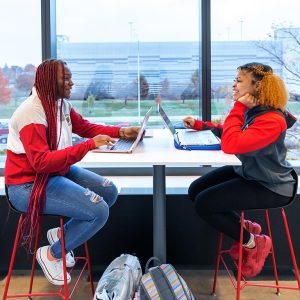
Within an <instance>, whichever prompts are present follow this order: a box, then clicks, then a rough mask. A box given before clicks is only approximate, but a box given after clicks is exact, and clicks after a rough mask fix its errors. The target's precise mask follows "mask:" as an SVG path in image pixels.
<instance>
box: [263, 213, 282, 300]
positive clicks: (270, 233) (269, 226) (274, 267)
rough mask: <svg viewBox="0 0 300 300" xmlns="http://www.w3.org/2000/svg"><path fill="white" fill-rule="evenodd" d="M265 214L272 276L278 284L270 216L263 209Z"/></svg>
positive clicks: (278, 293) (278, 290)
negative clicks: (269, 239)
mask: <svg viewBox="0 0 300 300" xmlns="http://www.w3.org/2000/svg"><path fill="white" fill-rule="evenodd" d="M265 214H266V222H267V228H268V235H269V237H270V238H271V242H272V247H271V255H272V264H273V272H274V277H275V282H276V285H277V286H278V285H279V278H278V272H277V264H276V259H275V252H274V247H273V237H272V231H271V223H270V217H269V211H268V210H267V209H266V210H265ZM276 294H277V295H280V289H279V288H277V292H276Z"/></svg>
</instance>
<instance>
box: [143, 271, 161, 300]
mask: <svg viewBox="0 0 300 300" xmlns="http://www.w3.org/2000/svg"><path fill="white" fill-rule="evenodd" d="M141 281H142V287H143V289H145V294H146V295H148V298H149V299H151V300H160V295H159V292H158V289H157V287H156V285H155V282H154V281H153V278H152V276H151V274H150V273H149V272H147V274H145V275H144V276H143V277H142V279H141Z"/></svg>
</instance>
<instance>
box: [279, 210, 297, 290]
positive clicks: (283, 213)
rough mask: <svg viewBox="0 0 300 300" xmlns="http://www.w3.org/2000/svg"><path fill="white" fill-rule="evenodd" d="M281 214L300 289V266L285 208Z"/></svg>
mask: <svg viewBox="0 0 300 300" xmlns="http://www.w3.org/2000/svg"><path fill="white" fill-rule="evenodd" d="M281 214H282V219H283V223H284V229H285V234H286V238H287V241H288V245H289V249H290V253H291V258H292V262H293V267H294V272H295V277H296V280H297V282H298V288H299V289H300V277H299V271H298V265H297V261H296V256H295V251H294V247H293V243H292V239H291V234H290V230H289V225H288V221H287V218H286V214H285V211H284V209H283V208H281Z"/></svg>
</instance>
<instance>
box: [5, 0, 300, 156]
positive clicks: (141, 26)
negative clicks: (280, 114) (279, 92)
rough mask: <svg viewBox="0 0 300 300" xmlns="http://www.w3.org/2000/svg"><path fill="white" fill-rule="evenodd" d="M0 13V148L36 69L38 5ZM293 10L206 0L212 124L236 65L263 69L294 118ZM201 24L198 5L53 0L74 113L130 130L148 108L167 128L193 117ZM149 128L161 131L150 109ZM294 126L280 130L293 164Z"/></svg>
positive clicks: (298, 88)
mask: <svg viewBox="0 0 300 300" xmlns="http://www.w3.org/2000/svg"><path fill="white" fill-rule="evenodd" d="M20 6H21V7H20ZM0 9H1V12H2V17H1V19H0V25H1V26H0V35H1V40H2V41H5V43H2V44H1V45H2V47H1V48H0V122H1V123H0V150H1V151H3V150H4V149H5V146H6V138H7V130H8V129H7V121H8V120H9V118H10V116H11V114H12V112H13V111H14V110H15V109H16V107H17V106H18V105H19V104H20V102H22V101H24V99H25V98H26V96H27V95H28V93H29V91H30V89H31V86H32V83H33V78H34V74H35V69H36V67H37V65H38V64H39V63H40V62H41V16H40V10H41V7H40V1H39V0H28V1H26V3H25V2H24V3H23V2H22V3H20V1H17V0H10V1H5V2H3V3H1V4H0ZM299 11H300V0H285V1H282V0H281V1H280V0H264V1H259V0H252V1H251V2H249V3H248V2H243V5H241V3H240V1H238V0H211V40H212V42H211V77H212V78H211V115H212V120H214V121H219V122H222V121H223V120H224V118H225V116H226V114H227V113H228V111H229V109H230V107H231V105H232V100H231V87H232V82H233V79H234V76H235V71H236V68H237V67H238V66H240V65H242V64H244V63H247V62H251V61H258V62H263V63H266V64H269V65H271V66H272V67H273V68H274V70H275V72H276V73H277V74H279V75H280V76H281V77H282V78H283V79H284V81H285V82H286V83H287V86H288V89H289V92H290V100H289V105H288V109H289V110H290V111H291V112H292V113H293V114H295V115H296V116H298V117H300V50H299V49H300V16H299ZM11 16H14V17H13V18H11ZM200 17H201V1H200V0H151V1H146V0H122V1H120V0H102V1H99V0H86V1H84V2H82V1H80V0H64V1H56V22H57V23H56V30H57V32H56V33H57V40H56V45H57V57H58V58H61V59H63V60H65V61H66V62H67V63H68V65H69V67H70V69H71V71H72V73H73V80H74V87H73V91H72V96H71V100H70V101H71V102H72V104H73V106H74V107H75V108H76V110H78V111H79V112H80V113H81V114H82V115H84V116H85V117H87V118H90V119H92V120H93V121H95V122H99V123H100V122H102V123H107V124H123V123H125V124H128V122H130V124H132V125H134V124H138V123H139V122H140V120H141V119H142V117H143V115H144V113H145V112H146V111H147V110H148V108H149V107H150V106H153V105H155V104H156V103H157V101H162V105H163V107H164V109H165V110H166V112H167V113H168V115H170V117H171V119H172V120H174V121H175V122H177V121H180V120H181V119H182V117H183V116H186V115H192V116H194V117H197V118H202V116H201V110H200V109H201V105H202V99H201V78H199V76H201V65H202V62H201V42H202V40H201V20H200ZM8 24H9V26H8ZM21 27H22V30H20V28H21ZM8 29H9V30H8ZM154 111H156V110H154ZM150 125H152V126H162V123H161V119H160V118H159V116H158V115H157V114H156V112H154V113H153V116H152V117H151V118H150ZM298 129H299V128H298V124H296V125H295V126H294V127H293V129H292V130H291V131H289V133H288V139H287V145H288V147H289V149H291V150H292V151H291V152H290V153H289V157H290V158H291V159H294V158H297V157H299V153H298V148H299V137H298ZM78 141H79V140H78V139H77V138H76V137H74V143H75V142H78Z"/></svg>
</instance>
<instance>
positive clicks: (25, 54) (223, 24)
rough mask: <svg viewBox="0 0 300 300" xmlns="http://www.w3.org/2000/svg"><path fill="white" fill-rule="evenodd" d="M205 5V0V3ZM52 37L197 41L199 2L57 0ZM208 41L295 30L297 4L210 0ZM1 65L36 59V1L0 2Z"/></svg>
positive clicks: (292, 0) (299, 20)
mask: <svg viewBox="0 0 300 300" xmlns="http://www.w3.org/2000/svg"><path fill="white" fill-rule="evenodd" d="M204 1H205V0H204ZM56 2H57V4H56V5H57V34H59V35H65V36H67V37H68V38H69V41H70V42H81V43H84V42H133V41H137V40H139V41H140V42H147V41H158V42H159V41H198V40H199V3H198V0H147V1H146V0H84V1H82V0H57V1H56ZM211 2H212V5H211V10H212V24H211V29H212V40H213V41H228V40H230V41H236V40H258V39H266V38H267V36H268V34H269V33H272V24H282V25H283V26H287V27H289V26H293V27H300V13H299V12H300V0H252V1H241V0H211ZM0 40H1V47H0V67H3V66H4V64H8V65H9V66H10V65H20V66H23V67H24V66H25V65H26V64H27V63H33V64H35V65H37V64H38V63H39V62H40V60H41V38H40V0H26V1H21V0H0Z"/></svg>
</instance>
